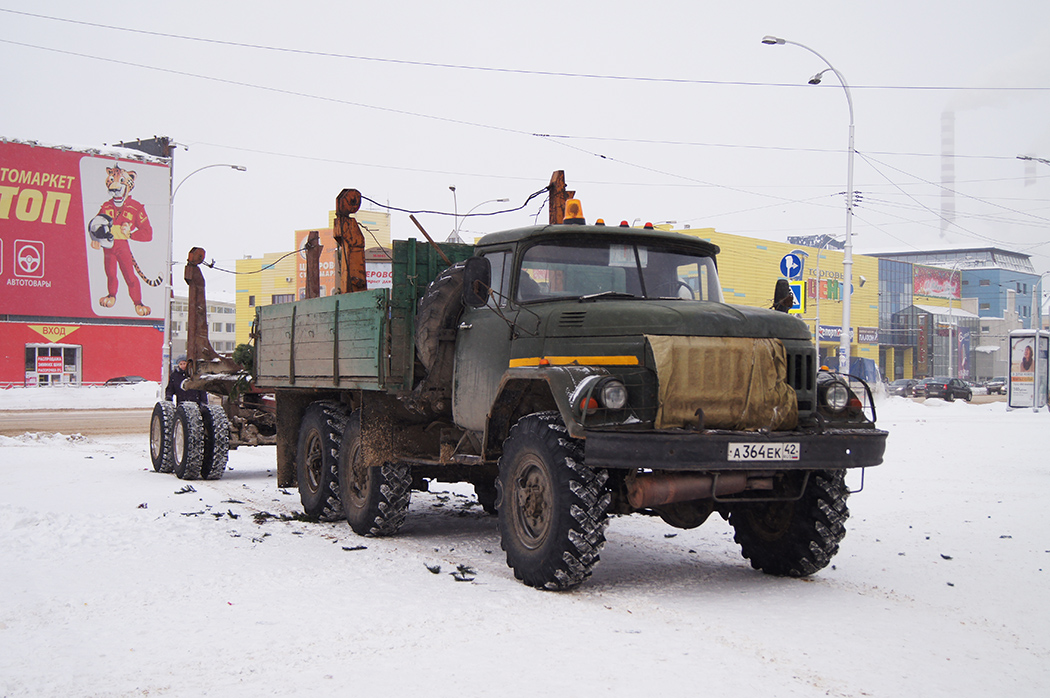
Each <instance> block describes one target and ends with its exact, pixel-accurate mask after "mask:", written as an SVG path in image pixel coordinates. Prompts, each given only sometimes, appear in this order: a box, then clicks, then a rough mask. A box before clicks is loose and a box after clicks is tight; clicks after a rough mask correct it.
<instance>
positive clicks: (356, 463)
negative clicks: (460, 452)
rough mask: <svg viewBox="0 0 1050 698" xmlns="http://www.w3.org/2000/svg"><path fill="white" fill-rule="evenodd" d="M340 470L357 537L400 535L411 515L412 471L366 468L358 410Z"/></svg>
mask: <svg viewBox="0 0 1050 698" xmlns="http://www.w3.org/2000/svg"><path fill="white" fill-rule="evenodd" d="M338 468H339V492H340V493H341V495H342V502H343V514H344V515H345V516H346V522H347V523H348V524H350V528H352V529H353V530H354V533H356V534H358V535H361V536H389V535H393V534H394V533H397V531H398V529H399V528H401V524H403V523H404V522H405V516H406V515H407V514H408V504H409V498H410V495H411V493H412V469H411V468H410V467H409V466H407V465H405V464H403V463H384V464H383V465H381V466H377V467H374V468H369V467H366V465H365V456H364V448H363V445H362V443H361V410H355V411H354V412H353V413H352V414H351V415H350V419H348V420H347V422H346V429H344V430H343V442H342V444H341V446H340V447H339V464H338Z"/></svg>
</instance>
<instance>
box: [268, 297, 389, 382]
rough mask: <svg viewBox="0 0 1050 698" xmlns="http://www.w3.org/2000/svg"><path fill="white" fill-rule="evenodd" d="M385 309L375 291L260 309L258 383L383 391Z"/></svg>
mask: <svg viewBox="0 0 1050 698" xmlns="http://www.w3.org/2000/svg"><path fill="white" fill-rule="evenodd" d="M387 306H388V293H387V290H386V289H374V290H370V291H361V292H359V293H348V294H343V295H337V296H328V297H326V298H311V299H307V300H302V301H298V302H296V303H282V304H279V305H270V306H264V307H262V308H259V311H258V320H257V327H256V332H257V334H258V337H257V339H256V348H255V362H256V364H255V365H256V371H257V379H256V381H257V385H259V386H260V387H265V388H286V387H296V388H345V389H351V390H352V389H364V390H379V389H382V387H383V385H384V379H385V375H386V368H387V367H386V363H385V362H384V361H383V360H382V359H383V357H385V356H386V355H387V352H386V345H387V342H386V332H387Z"/></svg>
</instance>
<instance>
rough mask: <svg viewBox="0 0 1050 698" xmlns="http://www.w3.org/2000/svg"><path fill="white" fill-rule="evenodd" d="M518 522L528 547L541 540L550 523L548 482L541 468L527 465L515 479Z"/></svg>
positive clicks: (535, 545) (532, 546) (538, 543)
mask: <svg viewBox="0 0 1050 698" xmlns="http://www.w3.org/2000/svg"><path fill="white" fill-rule="evenodd" d="M517 485H518V487H517V490H518V491H517V493H516V494H517V512H518V516H517V518H518V523H519V525H520V527H521V530H522V534H523V535H522V538H523V540H524V542H525V544H526V546H527V547H529V548H536V547H539V545H540V544H541V543H542V542H543V539H544V538H545V537H546V535H547V532H548V530H549V528H550V524H551V503H550V483H549V481H548V479H547V476H546V473H545V472H544V471H543V469H541V468H539V467H537V466H536V465H529V466H527V467H526V468H524V472H523V473H522V474H521V477H519V478H518V480H517Z"/></svg>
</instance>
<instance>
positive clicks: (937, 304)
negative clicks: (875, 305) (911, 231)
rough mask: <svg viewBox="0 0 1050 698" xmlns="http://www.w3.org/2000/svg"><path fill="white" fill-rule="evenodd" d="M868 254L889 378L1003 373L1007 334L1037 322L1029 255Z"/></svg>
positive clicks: (982, 251)
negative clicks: (874, 269)
mask: <svg viewBox="0 0 1050 698" xmlns="http://www.w3.org/2000/svg"><path fill="white" fill-rule="evenodd" d="M871 256H874V257H877V258H878V259H879V364H880V366H881V367H882V369H883V371H884V372H885V374H886V376H887V378H889V379H890V380H892V379H894V378H902V377H907V378H911V377H918V376H924V375H934V374H936V375H945V374H948V375H957V376H959V377H962V378H980V377H989V376H991V375H993V374H994V375H1001V372H1002V371H1003V369H1002V367H1001V366H1000V364H1001V363H1002V362H1003V361H1005V351H999V347H1000V345H1001V344H1002V342H1003V341H1004V340H1003V337H1005V336H1006V333H1007V331H1008V330H1009V329H1012V328H1017V327H1018V325H1019V326H1020V327H1021V328H1025V329H1032V328H1038V327H1040V325H1041V323H1042V318H1041V316H1040V299H1041V298H1042V290H1043V289H1042V284H1041V281H1040V279H1041V277H1040V275H1039V274H1038V273H1036V271H1035V268H1034V267H1033V266H1032V262H1031V258H1030V257H1029V255H1026V254H1022V253H1019V252H1010V251H1008V250H1003V249H999V248H994V247H985V248H971V249H953V250H924V251H921V252H897V253H887V254H876V255H871ZM964 305H965V306H967V307H968V308H969V309H970V310H965V309H964V308H963V307H962V306H964ZM953 306H954V307H953ZM970 311H973V312H970ZM1015 323H1016V324H1015ZM1002 346H1005V345H1004V344H1002ZM998 354H1003V356H998Z"/></svg>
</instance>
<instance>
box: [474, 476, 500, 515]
mask: <svg viewBox="0 0 1050 698" xmlns="http://www.w3.org/2000/svg"><path fill="white" fill-rule="evenodd" d="M498 495H499V489H498V488H497V487H496V481H495V480H485V481H481V482H475V483H474V496H475V497H477V499H478V504H480V505H481V508H482V509H483V510H484V511H485V513H486V514H497V513H498V510H497V509H496V498H497V496H498Z"/></svg>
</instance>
